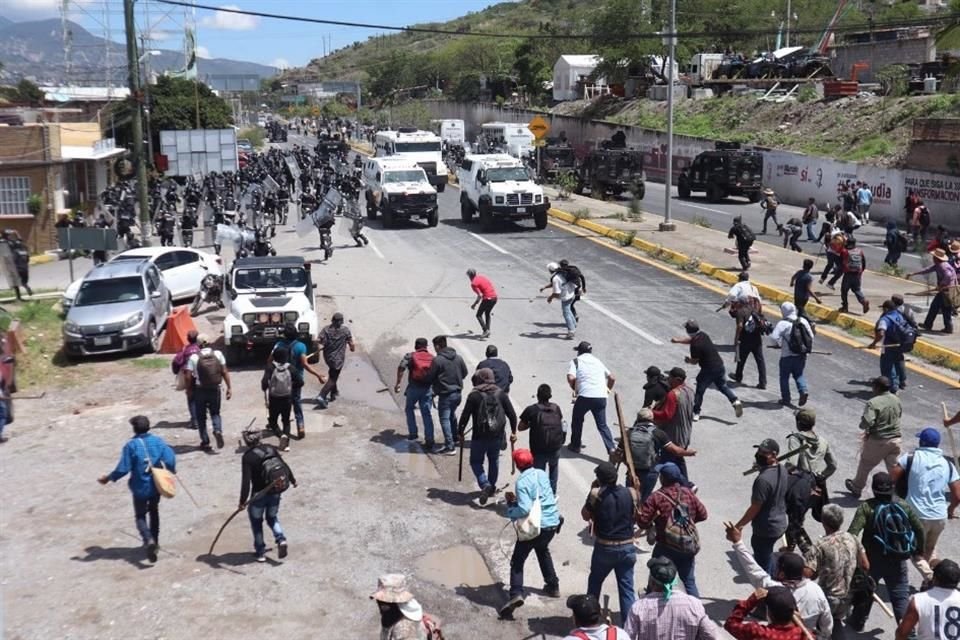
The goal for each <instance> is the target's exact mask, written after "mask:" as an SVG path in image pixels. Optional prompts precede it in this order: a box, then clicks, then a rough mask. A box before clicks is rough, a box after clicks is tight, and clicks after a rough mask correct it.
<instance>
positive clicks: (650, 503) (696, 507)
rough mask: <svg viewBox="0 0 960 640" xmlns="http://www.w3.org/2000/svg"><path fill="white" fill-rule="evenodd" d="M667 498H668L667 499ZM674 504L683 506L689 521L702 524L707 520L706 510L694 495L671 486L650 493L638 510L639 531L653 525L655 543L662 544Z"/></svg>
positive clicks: (678, 487)
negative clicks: (655, 532) (655, 531)
mask: <svg viewBox="0 0 960 640" xmlns="http://www.w3.org/2000/svg"><path fill="white" fill-rule="evenodd" d="M668 496H669V497H668ZM676 503H680V504H685V505H686V506H687V512H688V513H689V514H690V519H691V520H693V521H694V522H695V523H696V522H703V521H704V520H706V519H707V508H706V507H705V506H704V505H703V503H702V502H700V499H699V498H697V496H696V494H694V493H693V491H691V490H690V489H688V488H687V487H683V486H680V485H679V484H673V485H670V486H669V487H664V488H662V489H659V490H657V491H654V492H653V493H651V494H650V495H649V496H648V497H647V499H646V501H645V502H644V503H643V506H642V507H641V508H640V517H639V518H637V524H638V525H640V528H641V529H647V528H649V527H650V525H654V526H655V527H656V529H657V542H663V531H664V529H666V527H667V518H668V517H669V514H671V513H673V508H674V506H675V505H676Z"/></svg>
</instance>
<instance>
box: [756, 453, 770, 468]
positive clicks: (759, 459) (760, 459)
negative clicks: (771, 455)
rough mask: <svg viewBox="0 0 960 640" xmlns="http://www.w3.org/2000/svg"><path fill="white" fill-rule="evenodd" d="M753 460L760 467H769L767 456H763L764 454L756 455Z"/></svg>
mask: <svg viewBox="0 0 960 640" xmlns="http://www.w3.org/2000/svg"><path fill="white" fill-rule="evenodd" d="M753 459H754V460H755V461H756V463H757V466H758V467H765V466H767V456H765V455H763V454H762V453H758V454H756V455H754V456H753Z"/></svg>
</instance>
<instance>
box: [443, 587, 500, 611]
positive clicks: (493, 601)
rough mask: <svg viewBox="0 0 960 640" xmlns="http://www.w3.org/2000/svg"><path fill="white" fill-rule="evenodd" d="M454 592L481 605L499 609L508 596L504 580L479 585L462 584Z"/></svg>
mask: <svg viewBox="0 0 960 640" xmlns="http://www.w3.org/2000/svg"><path fill="white" fill-rule="evenodd" d="M454 592H455V593H456V594H457V595H458V596H460V597H462V598H466V599H467V600H469V601H470V602H472V603H474V604H477V605H480V606H481V607H490V608H492V609H499V608H500V606H501V605H502V604H503V603H504V602H506V601H507V600H506V598H507V596H506V593H505V591H504V588H503V583H502V582H497V583H496V584H487V585H482V586H479V587H472V586H468V585H460V586H459V587H456V588H455V589H454Z"/></svg>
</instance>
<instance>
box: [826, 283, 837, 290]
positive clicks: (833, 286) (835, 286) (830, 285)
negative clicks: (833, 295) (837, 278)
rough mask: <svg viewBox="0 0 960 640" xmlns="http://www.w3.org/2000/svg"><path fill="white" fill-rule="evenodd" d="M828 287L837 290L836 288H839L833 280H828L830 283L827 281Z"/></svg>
mask: <svg viewBox="0 0 960 640" xmlns="http://www.w3.org/2000/svg"><path fill="white" fill-rule="evenodd" d="M827 288H828V289H830V290H831V291H836V290H837V285H835V284H833V283H832V282H828V283H827Z"/></svg>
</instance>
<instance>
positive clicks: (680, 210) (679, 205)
mask: <svg viewBox="0 0 960 640" xmlns="http://www.w3.org/2000/svg"><path fill="white" fill-rule="evenodd" d="M670 192H671V197H672V201H671V206H670V211H671V216H672V217H673V218H674V219H675V220H681V221H683V222H692V221H693V219H694V217H697V218H700V219H703V220H706V221H707V222H708V223H709V224H710V226H711V227H713V228H714V229H718V230H722V231H726V230H727V229H729V228H730V227H731V226H732V224H733V218H734V216H743V221H744V222H745V223H746V224H747V225H748V226H749V227H750V228H751V229H753V231H754V233H756V234H757V240H758V241H759V242H767V243H770V244H775V245H777V246H781V247H782V246H783V236H781V235H778V234H777V231H776V227H774V225H773V223H772V222H770V224H769V226H768V228H767V235H760V230H761V229H763V213H764V210H763V209H761V208H760V203H759V202H756V203H751V202H748V201H747V199H746V198H740V197H730V198H726V199H724V200H722V201H720V202H715V203H714V202H708V201H707V199H706V198H705V197H704V196H703V194H697V193H694V194H693V196H692V197H690V198H688V199H685V200H681V199H680V198H679V197H678V196H677V189H676V187H673V188H672V189H671V190H670ZM665 199H666V198H665V186H664V185H663V184H662V183H659V182H649V181H648V182H647V183H646V194H645V195H644V198H643V205H642V207H643V210H644V211H648V212H650V213H653V214H656V215H661V216H662V215H664V210H665V209H666V204H665ZM622 202H623V204H624V206H626V205H627V204H628V201H627V200H623V201H622ZM830 204H831V205H832V204H835V203H830ZM561 208H562V207H561ZM823 215H824V212H823V211H821V212H820V222H818V223H817V225H816V233H817V234H819V233H820V223H821V222H822V220H823ZM793 217H796V218H799V219H802V218H803V208H802V207H795V206H791V205H786V204H783V205H780V207H778V208H777V220H779V221H780V224H784V223H786V221H787V220H789V219H790V218H793ZM897 223H898V224H899V226H900V228H901V229H903V223H902V221H901V220H898V221H897ZM931 234H932V231H931ZM855 235H856V237H857V242H858V246H860V247H861V248H862V249H863V250H864V253H865V254H866V256H867V262H868V264H869V265H870V268H871V269H875V270H879V269H880V266H881V265H882V264H883V259H884V257H885V256H886V255H887V250H886V249H885V248H884V247H883V239H884V236H885V235H886V228H885V226H884V223H882V222H871V223H870V224H868V225H865V226H863V227H861V228H860V229H858V230H857V232H856V234H855ZM806 237H807V232H806V229H804V231H803V234H802V235H801V236H800V246H801V247H802V248H803V251H804V253H809V254H813V255H816V254H817V253H818V252H819V251H820V250H821V245H820V244H819V243H814V242H807V241H806ZM931 237H932V236H931ZM900 266H901V267H903V268H905V269H910V270H919V269H920V268H921V267H922V266H923V265H921V258H920V256H919V255H918V254H916V253H904V254H903V255H902V256H901V258H900Z"/></svg>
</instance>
